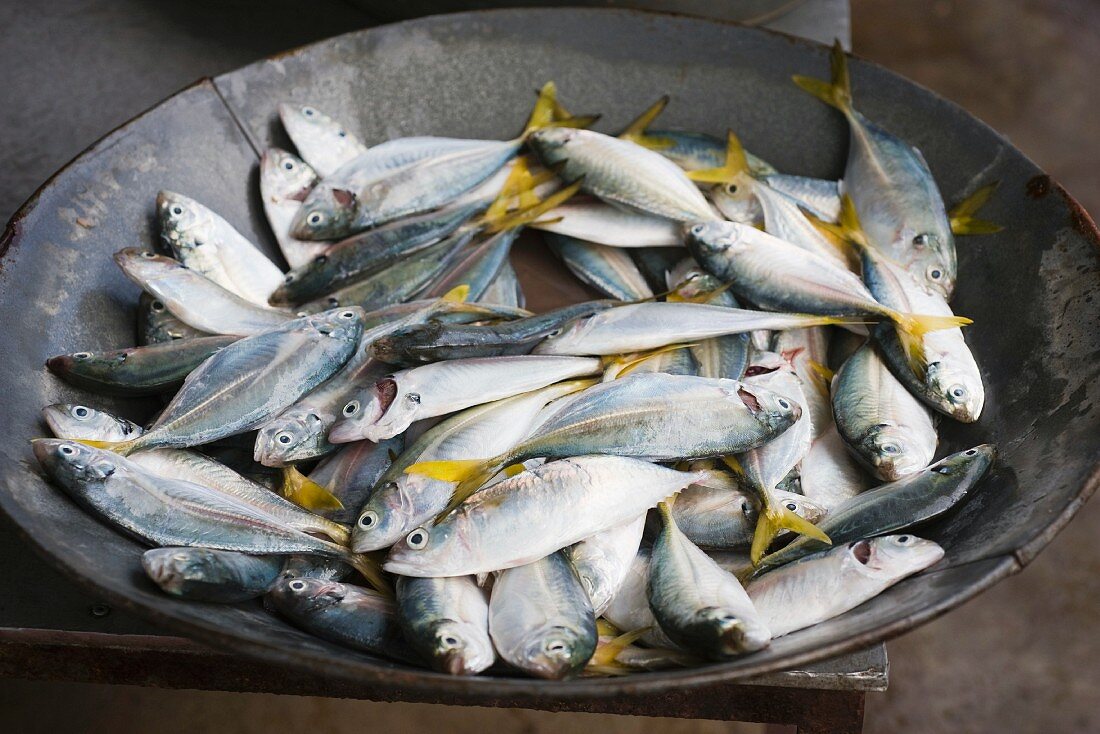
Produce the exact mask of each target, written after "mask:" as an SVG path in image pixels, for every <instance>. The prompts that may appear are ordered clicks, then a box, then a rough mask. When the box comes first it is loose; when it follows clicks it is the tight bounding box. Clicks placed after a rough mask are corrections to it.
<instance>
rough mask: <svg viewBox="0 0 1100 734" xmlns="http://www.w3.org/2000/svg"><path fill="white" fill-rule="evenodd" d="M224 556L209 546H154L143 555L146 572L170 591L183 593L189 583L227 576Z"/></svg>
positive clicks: (214, 581)
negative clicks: (223, 561)
mask: <svg viewBox="0 0 1100 734" xmlns="http://www.w3.org/2000/svg"><path fill="white" fill-rule="evenodd" d="M221 558H222V557H221V556H220V555H219V554H218V553H216V552H214V551H211V550H209V549H207V548H153V549H152V550H148V551H145V553H144V554H142V556H141V565H142V568H144V569H145V573H146V574H147V575H148V576H149V578H150V579H152V580H153V581H154V582H155V583H156V584H157V586H159V587H160V588H162V589H164V591H166V592H168V593H169V594H182V593H183V590H184V586H185V585H186V584H188V583H194V582H207V583H217V582H218V581H221V580H224V579H227V578H228V577H229V576H230V575H231V574H227V573H226V572H225V571H226V569H225V567H224V564H223V563H222V562H221Z"/></svg>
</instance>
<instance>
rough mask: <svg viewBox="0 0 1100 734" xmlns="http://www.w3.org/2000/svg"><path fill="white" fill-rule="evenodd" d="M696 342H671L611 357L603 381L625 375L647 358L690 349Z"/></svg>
mask: <svg viewBox="0 0 1100 734" xmlns="http://www.w3.org/2000/svg"><path fill="white" fill-rule="evenodd" d="M694 346H695V344H669V345H668V346H666V347H658V348H657V349H651V350H649V351H648V352H634V353H632V354H622V355H618V356H616V357H610V358H608V359H607V360H606V365H605V367H604V373H603V381H604V382H611V381H612V380H617V379H619V378H620V377H625V376H626V375H627V374H629V373H630V372H631V371H633V370H634V369H636V368H637V367H638V366H640V365H641V364H642V363H643V362H645V361H646V360H649V359H652V358H654V357H657V356H660V355H662V354H668V353H669V352H676V351H679V350H681V349H688V348H689V347H694Z"/></svg>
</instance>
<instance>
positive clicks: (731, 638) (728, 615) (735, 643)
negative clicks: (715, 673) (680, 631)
mask: <svg viewBox="0 0 1100 734" xmlns="http://www.w3.org/2000/svg"><path fill="white" fill-rule="evenodd" d="M696 622H697V623H698V625H699V626H700V627H702V628H703V629H708V630H710V633H711V635H713V636H714V640H713V643H712V644H713V648H712V649H714V650H717V651H719V652H720V653H721V655H722V656H724V657H729V656H732V655H743V654H745V653H749V652H755V651H757V650H763V649H764V648H765V647H767V646H768V643H769V642H771V639H772V633H771V630H769V629H768V628H767V626H766V625H765V624H764V623H763V622H760V621H759V620H756V619H754V618H752V617H746V616H743V615H740V614H736V613H735V612H733V611H732V610H729V609H722V608H720V607H707V608H705V609H700V610H699V611H698V613H697V614H696ZM708 636H709V635H708Z"/></svg>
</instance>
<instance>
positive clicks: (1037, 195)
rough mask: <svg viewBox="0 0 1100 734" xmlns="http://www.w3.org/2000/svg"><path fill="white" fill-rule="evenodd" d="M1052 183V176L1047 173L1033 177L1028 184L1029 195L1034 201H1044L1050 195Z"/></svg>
mask: <svg viewBox="0 0 1100 734" xmlns="http://www.w3.org/2000/svg"><path fill="white" fill-rule="evenodd" d="M1052 183H1053V182H1052V181H1051V180H1050V176H1048V175H1046V174H1045V173H1042V174H1039V175H1038V176H1033V177H1032V178H1031V180H1029V181H1028V182H1027V195H1028V196H1030V197H1031V198H1032V199H1042V198H1043V197H1044V196H1046V195H1047V194H1049V193H1050V189H1051V184H1052Z"/></svg>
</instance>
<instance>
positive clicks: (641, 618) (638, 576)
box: [603, 548, 677, 650]
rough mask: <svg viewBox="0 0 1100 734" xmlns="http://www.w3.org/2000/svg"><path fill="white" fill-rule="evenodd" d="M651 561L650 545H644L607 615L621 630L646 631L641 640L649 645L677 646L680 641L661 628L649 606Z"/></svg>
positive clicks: (667, 647) (657, 646)
mask: <svg viewBox="0 0 1100 734" xmlns="http://www.w3.org/2000/svg"><path fill="white" fill-rule="evenodd" d="M649 563H650V550H649V548H641V549H640V550H639V551H638V553H637V555H635V556H634V560H633V561H631V563H630V567H629V568H628V569H627V571H626V575H625V576H624V577H623V580H622V583H620V584H619V588H618V590H617V591H616V592H615V596H614V597H612V599H611V603H610V604H608V605H607V608H606V609H604V611H603V618H604V619H606V620H607V621H608V622H611V624H613V625H615V626H616V627H618V628H619V629H620V630H626V631H628V632H633V631H635V630H644V632H643V633H642V636H641V637H640V638H639V640H640V641H641V642H643V643H644V644H646V645H648V646H649V647H655V648H661V649H666V650H670V649H677V645H676V643H675V642H673V641H672V640H670V639H669V638H668V635H666V634H665V633H664V632H663V631H662V630H661V627H660V625H658V624H657V619H656V618H655V617H654V616H653V611H652V610H651V609H650V608H649V593H648V591H647V590H646V587H647V586H648V584H649Z"/></svg>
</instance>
